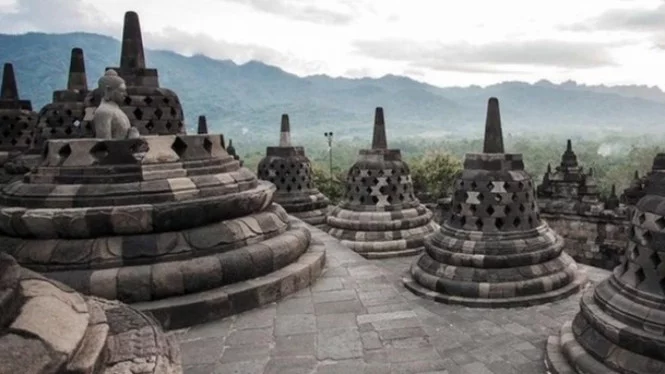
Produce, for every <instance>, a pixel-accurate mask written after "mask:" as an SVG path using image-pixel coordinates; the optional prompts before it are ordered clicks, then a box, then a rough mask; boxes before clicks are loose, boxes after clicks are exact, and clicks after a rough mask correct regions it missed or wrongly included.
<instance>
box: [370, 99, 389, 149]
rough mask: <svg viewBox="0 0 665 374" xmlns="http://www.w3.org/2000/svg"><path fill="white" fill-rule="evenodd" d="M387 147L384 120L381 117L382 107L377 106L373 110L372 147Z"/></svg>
mask: <svg viewBox="0 0 665 374" xmlns="http://www.w3.org/2000/svg"><path fill="white" fill-rule="evenodd" d="M386 148H388V139H387V138H386V121H385V119H384V118H383V108H382V107H377V108H376V111H375V112H374V135H373V136H372V149H386Z"/></svg>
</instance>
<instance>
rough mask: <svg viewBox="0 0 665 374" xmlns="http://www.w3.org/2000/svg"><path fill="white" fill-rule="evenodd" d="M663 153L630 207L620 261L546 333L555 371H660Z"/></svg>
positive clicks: (663, 343)
mask: <svg viewBox="0 0 665 374" xmlns="http://www.w3.org/2000/svg"><path fill="white" fill-rule="evenodd" d="M664 172H665V154H659V155H657V156H656V158H655V159H654V165H653V172H652V173H651V174H650V175H649V177H648V183H647V184H646V185H647V187H646V191H645V192H646V195H645V196H644V197H642V198H641V199H640V200H639V201H638V202H637V205H636V206H635V207H634V209H633V210H632V217H631V230H630V231H631V234H630V240H629V242H628V246H627V248H626V252H625V254H624V258H623V261H622V263H621V265H619V266H617V267H616V268H615V269H614V271H613V273H612V275H610V277H609V278H608V279H606V280H605V281H603V282H602V283H600V284H599V285H598V286H597V287H596V288H595V289H589V290H587V292H585V294H584V296H583V297H582V299H581V301H580V312H579V313H578V314H577V315H576V316H575V318H574V319H573V321H572V322H568V323H566V324H564V325H563V327H562V328H561V332H560V335H559V336H553V337H550V339H549V340H548V344H547V354H546V365H547V367H548V369H549V370H550V371H551V372H552V373H555V374H574V373H580V374H581V373H585V374H601V373H602V374H612V373H620V374H625V373H630V374H652V373H665V204H664V203H665V173H664Z"/></svg>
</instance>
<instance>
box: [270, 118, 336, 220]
mask: <svg viewBox="0 0 665 374" xmlns="http://www.w3.org/2000/svg"><path fill="white" fill-rule="evenodd" d="M290 131H291V130H290V124H289V117H288V115H286V114H285V115H283V116H282V124H281V131H280V144H279V147H267V149H266V157H264V158H263V159H261V161H260V162H259V166H258V177H259V178H260V179H263V180H266V181H269V182H271V183H273V184H274V185H275V186H276V187H277V191H276V192H275V202H276V203H278V204H279V205H281V206H282V207H283V208H284V209H285V210H286V211H287V212H288V213H289V214H291V215H293V216H294V217H297V218H299V219H301V220H303V221H305V222H307V223H309V224H310V225H315V226H319V227H322V226H324V225H325V223H326V216H327V214H328V206H329V205H330V200H328V198H327V197H325V196H324V195H323V194H322V193H321V192H320V191H319V190H318V189H317V188H316V185H315V184H314V181H313V180H312V163H311V162H310V160H309V159H308V158H307V156H306V155H305V150H304V148H303V147H299V146H292V145H291V134H290Z"/></svg>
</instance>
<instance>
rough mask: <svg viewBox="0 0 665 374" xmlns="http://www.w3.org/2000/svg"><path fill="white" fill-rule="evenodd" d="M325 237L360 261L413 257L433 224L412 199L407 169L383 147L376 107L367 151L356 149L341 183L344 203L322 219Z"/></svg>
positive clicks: (428, 213)
mask: <svg viewBox="0 0 665 374" xmlns="http://www.w3.org/2000/svg"><path fill="white" fill-rule="evenodd" d="M327 224H328V226H329V228H328V233H329V234H330V235H332V236H334V237H336V238H337V239H339V240H340V241H341V242H342V244H344V245H345V246H347V247H349V248H351V249H352V250H354V251H356V252H358V253H359V254H360V255H362V256H364V257H366V258H383V257H393V256H406V255H413V254H417V253H419V252H421V251H422V250H423V244H424V242H425V238H426V237H427V236H428V235H430V234H432V233H434V232H435V231H436V230H437V229H438V228H439V226H438V225H437V224H436V223H435V222H433V221H432V212H431V211H429V210H428V209H427V208H425V206H424V205H422V204H421V203H420V201H418V199H417V198H416V197H415V195H414V191H413V182H412V180H411V174H410V170H409V166H408V165H407V164H406V162H404V161H402V154H401V152H400V150H399V149H388V147H387V140H386V132H385V122H384V118H383V109H382V108H377V109H376V115H375V120H374V136H373V141H372V149H366V150H361V151H360V154H359V157H358V161H356V163H355V164H354V165H353V166H352V167H351V169H350V170H349V172H348V175H347V179H346V193H345V195H344V200H343V201H342V202H341V203H339V205H338V206H336V207H334V208H333V209H332V210H331V211H330V213H329V215H328V219H327Z"/></svg>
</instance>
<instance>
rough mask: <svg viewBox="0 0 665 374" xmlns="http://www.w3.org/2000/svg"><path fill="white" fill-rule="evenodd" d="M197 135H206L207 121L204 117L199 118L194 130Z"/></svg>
mask: <svg viewBox="0 0 665 374" xmlns="http://www.w3.org/2000/svg"><path fill="white" fill-rule="evenodd" d="M196 133H197V134H207V133H208V120H207V119H206V116H199V127H198V129H197V130H196Z"/></svg>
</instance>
